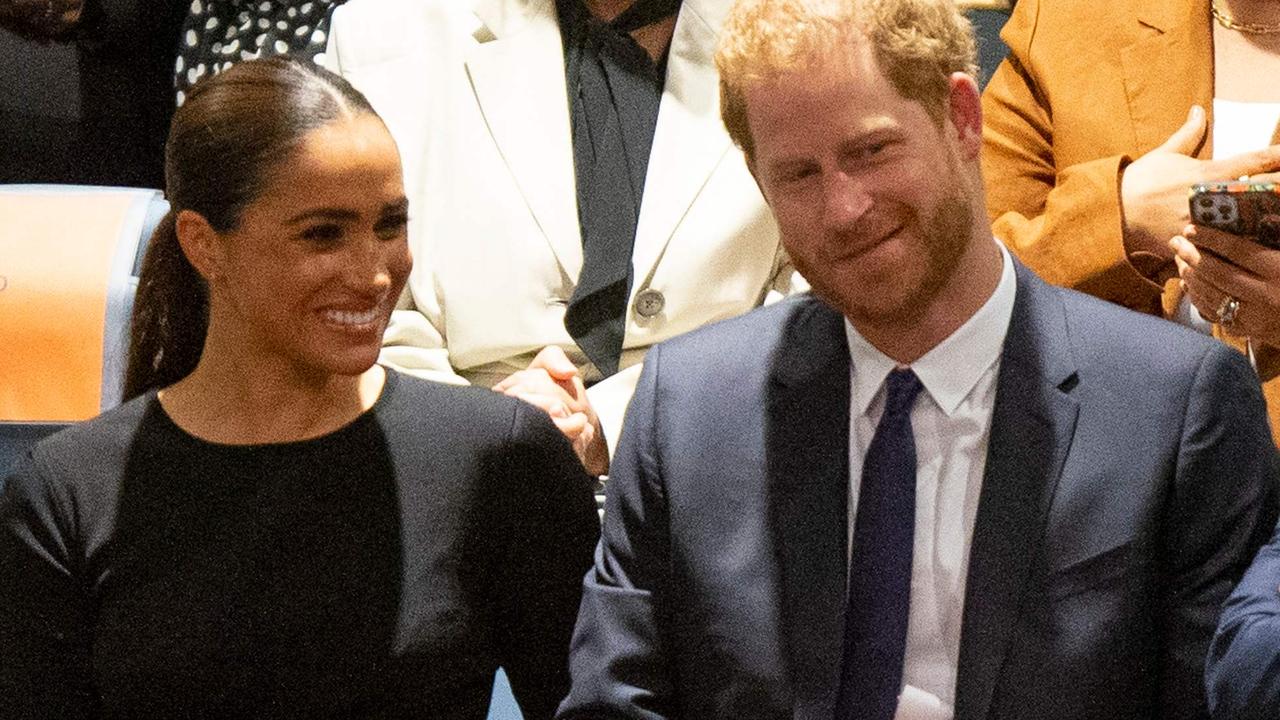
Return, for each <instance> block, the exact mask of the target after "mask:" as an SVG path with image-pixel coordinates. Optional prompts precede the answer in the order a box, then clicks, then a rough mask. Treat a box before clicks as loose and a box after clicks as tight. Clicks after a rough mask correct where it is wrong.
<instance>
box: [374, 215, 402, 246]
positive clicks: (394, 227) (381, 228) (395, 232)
mask: <svg viewBox="0 0 1280 720" xmlns="http://www.w3.org/2000/svg"><path fill="white" fill-rule="evenodd" d="M408 225H409V216H408V215H392V216H389V217H386V218H383V219H382V220H381V221H379V222H378V224H377V225H375V226H374V227H373V231H374V232H375V233H377V234H378V237H380V238H382V239H383V240H394V239H396V238H398V237H400V236H401V235H403V234H404V231H405V228H406V227H407V226H408Z"/></svg>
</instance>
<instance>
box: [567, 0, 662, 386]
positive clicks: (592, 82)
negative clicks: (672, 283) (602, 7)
mask: <svg viewBox="0 0 1280 720" xmlns="http://www.w3.org/2000/svg"><path fill="white" fill-rule="evenodd" d="M556 7H557V10H558V11H559V14H560V33H561V36H562V38H563V40H564V55H565V80H566V82H567V84H568V90H569V110H570V115H571V117H572V120H573V158H574V170H575V175H576V181H577V182H576V185H577V199H578V224H579V227H580V228H581V231H582V272H581V274H580V275H579V276H578V285H577V287H576V288H575V289H574V292H573V296H572V297H570V298H569V304H568V307H567V308H566V310H565V318H564V324H565V329H566V330H568V331H569V335H571V336H572V337H573V339H574V341H576V342H577V343H578V347H579V348H581V349H582V351H583V353H585V354H586V356H587V357H588V358H589V359H590V360H591V362H592V363H593V364H594V365H595V366H596V369H597V370H599V371H600V374H601V375H602V376H604V377H608V376H610V375H612V374H614V373H616V372H617V371H618V361H619V358H620V356H621V354H622V340H623V334H624V332H625V330H626V314H627V298H628V296H629V295H630V293H631V280H632V277H631V275H632V273H631V251H632V249H633V246H634V244H635V234H636V223H637V221H638V220H639V215H640V201H641V198H642V196H643V194H644V180H645V173H646V172H647V171H648V168H649V152H650V150H651V148H652V146H653V134H654V129H655V128H656V126H657V123H658V105H659V102H660V101H661V99H662V86H663V80H664V76H665V75H666V52H664V53H663V56H662V58H661V59H660V60H659V61H658V62H657V63H655V62H654V61H653V59H652V58H650V57H649V53H648V52H647V51H645V49H644V48H642V47H640V45H639V44H637V43H636V42H635V40H634V39H632V37H631V35H630V33H631V32H632V31H634V30H638V29H640V28H643V27H646V26H649V25H652V24H653V23H656V22H659V21H661V20H664V19H666V18H669V17H671V16H672V15H675V14H676V12H677V11H678V10H679V9H680V0H636V1H635V2H634V3H633V4H632V5H631V6H630V7H629V8H627V9H626V10H624V11H623V12H622V13H621V14H619V15H618V16H617V17H615V18H614V19H613V20H611V21H609V22H605V21H603V20H600V19H599V18H596V17H595V16H594V15H592V14H591V12H590V11H589V10H588V9H587V8H586V6H585V4H584V2H583V0H556Z"/></svg>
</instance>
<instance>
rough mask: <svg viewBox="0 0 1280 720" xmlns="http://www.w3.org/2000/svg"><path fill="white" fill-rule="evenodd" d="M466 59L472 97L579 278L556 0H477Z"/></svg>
mask: <svg viewBox="0 0 1280 720" xmlns="http://www.w3.org/2000/svg"><path fill="white" fill-rule="evenodd" d="M476 15H477V16H478V17H479V18H480V19H481V21H482V22H483V23H484V24H485V29H486V30H487V31H488V33H489V34H490V35H491V37H481V38H479V39H480V40H481V42H480V43H479V44H478V45H476V46H475V47H474V48H472V50H471V52H470V53H469V55H468V57H467V60H466V64H467V73H468V75H469V77H470V78H471V84H472V87H473V88H474V90H475V94H476V102H477V103H479V105H480V111H481V113H482V114H483V115H484V119H485V123H486V124H487V125H488V128H489V133H490V134H491V135H492V137H493V141H494V143H495V144H496V145H497V147H498V151H499V152H500V153H501V154H502V157H503V159H504V160H505V161H506V163H507V167H508V169H509V170H510V171H511V174H512V175H513V176H514V177H515V180H516V184H517V185H518V186H519V187H520V192H521V193H522V194H523V196H524V199H525V202H526V203H527V204H528V206H529V209H530V211H531V212H532V213H533V216H534V218H535V219H536V220H537V223H538V226H539V227H540V228H541V229H542V232H543V234H544V235H545V237H546V239H547V242H548V243H549V244H550V246H551V250H552V252H554V253H555V256H556V258H557V259H558V260H559V262H560V267H561V269H562V270H563V271H564V272H565V274H566V275H567V276H568V277H570V278H575V279H576V278H577V277H578V273H579V271H580V270H581V269H582V239H581V234H580V230H579V227H578V205H577V195H576V192H575V186H574V171H573V144H572V143H573V141H572V135H571V131H570V125H569V123H570V121H569V112H568V107H569V100H568V91H567V90H566V88H565V76H564V52H563V44H562V42H561V39H560V29H559V26H558V24H557V22H556V8H555V2H554V0H481V1H480V2H478V3H477V5H476Z"/></svg>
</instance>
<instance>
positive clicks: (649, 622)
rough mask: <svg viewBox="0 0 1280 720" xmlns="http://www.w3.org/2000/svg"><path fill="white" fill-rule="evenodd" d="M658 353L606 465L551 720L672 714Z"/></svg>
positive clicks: (649, 360) (653, 719) (651, 719)
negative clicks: (596, 541)
mask: <svg viewBox="0 0 1280 720" xmlns="http://www.w3.org/2000/svg"><path fill="white" fill-rule="evenodd" d="M660 351H661V347H655V348H654V349H652V350H650V351H649V355H648V358H647V359H646V362H645V370H644V372H643V373H642V374H641V377H640V380H639V383H638V385H637V388H636V393H635V396H634V397H633V398H632V402H631V408H630V409H629V410H628V412H627V432H626V434H625V435H624V436H623V438H622V442H621V445H620V447H619V448H618V455H617V457H616V458H615V459H614V461H613V473H612V474H611V476H610V479H609V500H608V505H607V507H606V511H605V517H604V534H603V537H602V538H601V541H600V545H599V546H598V547H597V549H596V557H595V565H594V566H593V567H592V568H591V569H590V570H589V571H587V576H586V578H585V579H584V581H583V590H582V606H581V608H580V609H579V611H578V625H577V628H576V629H575V630H574V636H573V645H572V648H571V650H570V658H569V671H570V676H571V678H572V685H571V688H570V691H569V697H568V698H567V699H566V700H565V701H564V703H563V704H561V706H560V712H559V714H558V715H557V717H559V718H644V719H645V720H658V719H660V718H666V717H672V716H674V715H675V714H676V712H675V709H674V708H672V707H671V704H672V702H673V697H674V687H673V683H672V680H671V674H670V673H669V671H668V668H667V665H666V661H665V658H664V654H665V653H664V647H663V645H664V642H665V638H664V632H663V622H662V614H663V606H662V602H663V600H664V597H663V596H664V594H665V593H666V592H667V588H668V585H669V583H670V575H669V559H670V547H669V545H668V539H667V538H668V535H667V506H666V498H665V493H664V490H663V480H662V474H661V461H660V457H659V452H660V451H659V442H658V438H657V437H656V436H657V428H658V423H657V422H656V421H655V416H656V415H657V414H658V412H657V400H656V398H657V385H658V374H659V373H658V368H659V366H660V362H659V353H660Z"/></svg>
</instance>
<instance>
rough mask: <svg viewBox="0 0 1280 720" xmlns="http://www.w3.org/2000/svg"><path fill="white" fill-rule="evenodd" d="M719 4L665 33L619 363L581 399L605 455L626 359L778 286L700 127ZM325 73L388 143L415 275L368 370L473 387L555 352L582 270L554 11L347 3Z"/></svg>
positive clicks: (713, 77)
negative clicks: (346, 85)
mask: <svg viewBox="0 0 1280 720" xmlns="http://www.w3.org/2000/svg"><path fill="white" fill-rule="evenodd" d="M729 5H730V2H729V0H685V2H684V4H683V6H682V7H681V10H680V14H679V16H678V18H677V21H676V27H675V33H674V36H673V38H672V41H671V50H670V57H669V60H668V64H667V79H666V85H665V88H664V91H663V95H662V101H661V105H660V107H659V111H658V124H657V130H656V132H655V134H654V138H653V149H652V152H651V155H650V161H649V169H648V176H647V179H646V181H645V191H644V196H643V204H642V206H641V208H640V215H639V222H638V226H637V228H636V239H635V247H634V251H633V253H632V263H633V287H632V290H631V299H630V305H629V307H628V313H627V326H626V335H625V339H624V343H623V355H622V358H621V362H620V367H621V368H624V369H623V370H622V371H621V372H619V373H618V374H617V375H614V376H613V377H610V378H608V379H606V380H603V381H601V382H599V383H597V384H595V385H594V386H593V387H591V388H590V390H589V391H588V394H589V397H590V399H591V402H592V405H593V406H594V407H595V409H596V412H597V413H598V414H599V416H600V420H601V426H602V428H603V429H604V431H605V435H606V438H607V439H608V441H609V447H610V449H611V450H612V448H613V447H614V444H615V442H616V438H617V434H618V432H619V430H620V429H621V426H622V417H623V412H624V411H625V409H626V404H627V402H628V401H629V400H630V398H631V393H632V391H633V389H634V387H635V381H636V378H637V377H638V376H639V370H640V363H641V361H642V360H643V356H644V352H645V350H646V349H648V347H649V346H650V345H652V344H654V343H656V342H659V341H661V340H665V339H667V338H670V337H672V336H674V335H677V334H680V333H683V332H686V331H688V330H692V329H693V328H696V327H698V326H700V325H703V324H705V323H708V322H711V321H713V320H719V319H722V318H727V317H730V316H733V315H737V314H739V313H742V312H744V311H746V310H749V309H751V308H753V307H755V306H757V305H759V304H760V303H762V302H763V301H764V300H765V298H766V297H767V296H769V295H770V294H771V291H776V292H777V293H785V292H789V291H790V290H791V288H792V284H793V283H796V282H803V281H799V280H798V279H796V278H794V273H793V271H792V270H791V267H790V265H789V263H788V262H787V259H786V257H785V254H784V253H783V252H782V249H781V246H780V245H779V242H778V233H777V227H776V225H775V224H774V221H773V218H772V216H771V215H770V213H769V211H768V209H767V208H766V207H765V204H764V201H763V199H762V198H761V196H760V192H759V190H758V189H757V187H756V185H755V183H754V181H753V180H752V178H751V176H750V174H749V173H748V171H747V168H746V165H745V163H744V161H743V158H742V154H741V153H740V152H739V151H738V149H737V148H735V147H734V146H733V145H732V143H731V142H730V140H729V137H728V135H727V134H726V133H725V130H724V128H723V126H722V124H721V122H720V117H719V87H718V82H719V81H718V78H717V74H716V71H715V67H714V65H713V63H712V55H713V52H714V48H715V40H716V33H717V31H718V29H719V27H720V24H721V21H722V20H723V17H724V14H725V13H726V12H727V10H728V7H729ZM325 62H326V64H327V65H328V66H329V67H330V68H332V69H334V70H335V71H337V72H339V73H341V74H342V75H343V76H345V77H346V78H347V79H348V80H350V81H351V82H352V84H354V85H355V86H356V87H357V88H359V89H360V90H361V91H362V92H364V94H365V95H366V96H367V97H368V98H369V100H370V102H371V103H372V104H373V106H374V107H375V108H376V109H377V111H378V113H379V114H380V115H381V116H382V118H383V120H384V121H385V122H386V123H387V126H388V127H389V128H390V129H391V133H392V135H393V136H394V137H395V139H396V142H397V143H398V144H399V147H400V154H401V157H402V159H403V162H404V172H405V187H406V191H407V193H408V196H409V200H410V217H411V220H410V227H409V238H410V245H411V247H412V249H413V253H414V259H415V265H414V269H413V274H412V275H411V277H410V280H409V286H408V292H407V293H406V297H405V298H402V300H401V308H402V309H400V310H397V311H396V313H395V314H394V315H393V317H392V322H391V326H390V327H389V328H388V330H387V334H386V338H385V340H384V349H383V355H382V360H383V362H386V363H388V364H390V365H393V366H395V367H397V368H401V369H403V370H405V371H407V372H410V373H414V374H418V375H422V376H425V377H429V378H432V379H437V380H445V381H451V382H465V381H469V382H473V383H476V384H483V385H486V386H487V385H492V384H493V383H496V382H497V381H498V380H501V379H502V378H503V377H505V376H507V375H508V374H510V373H511V372H514V371H516V370H520V369H522V368H524V367H525V365H527V364H528V362H529V360H531V359H532V357H533V355H534V354H536V353H537V351H538V350H540V349H541V348H542V347H544V346H546V345H559V346H561V347H563V348H564V349H565V351H566V352H567V353H568V354H569V357H570V358H572V359H573V360H574V361H575V362H577V363H578V364H579V366H580V367H581V368H582V369H583V373H584V377H586V378H587V379H588V381H590V380H591V379H593V377H595V378H598V377H599V376H598V373H596V371H595V369H594V368H593V367H591V366H590V364H589V362H588V361H587V360H586V358H585V357H584V356H583V355H582V353H581V351H580V350H578V348H577V346H576V345H575V344H574V342H573V339H572V338H570V337H569V334H568V332H567V331H566V330H565V328H564V311H565V304H566V301H567V300H568V298H569V296H570V295H572V293H573V289H574V285H575V283H576V282H577V278H578V273H579V271H580V269H581V267H582V238H581V236H580V231H579V225H578V210H577V195H576V192H575V189H574V164H573V146H572V138H571V130H570V119H569V100H568V93H567V91H566V87H565V72H564V52H563V49H562V44H561V38H560V30H559V27H558V25H557V20H556V8H555V1H554V0H470V2H467V1H465V0H352V1H351V2H349V3H347V4H346V5H343V6H341V7H339V8H338V9H337V11H336V12H335V13H334V16H333V22H332V25H331V28H330V37H329V46H328V49H327V51H326V55H325Z"/></svg>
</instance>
